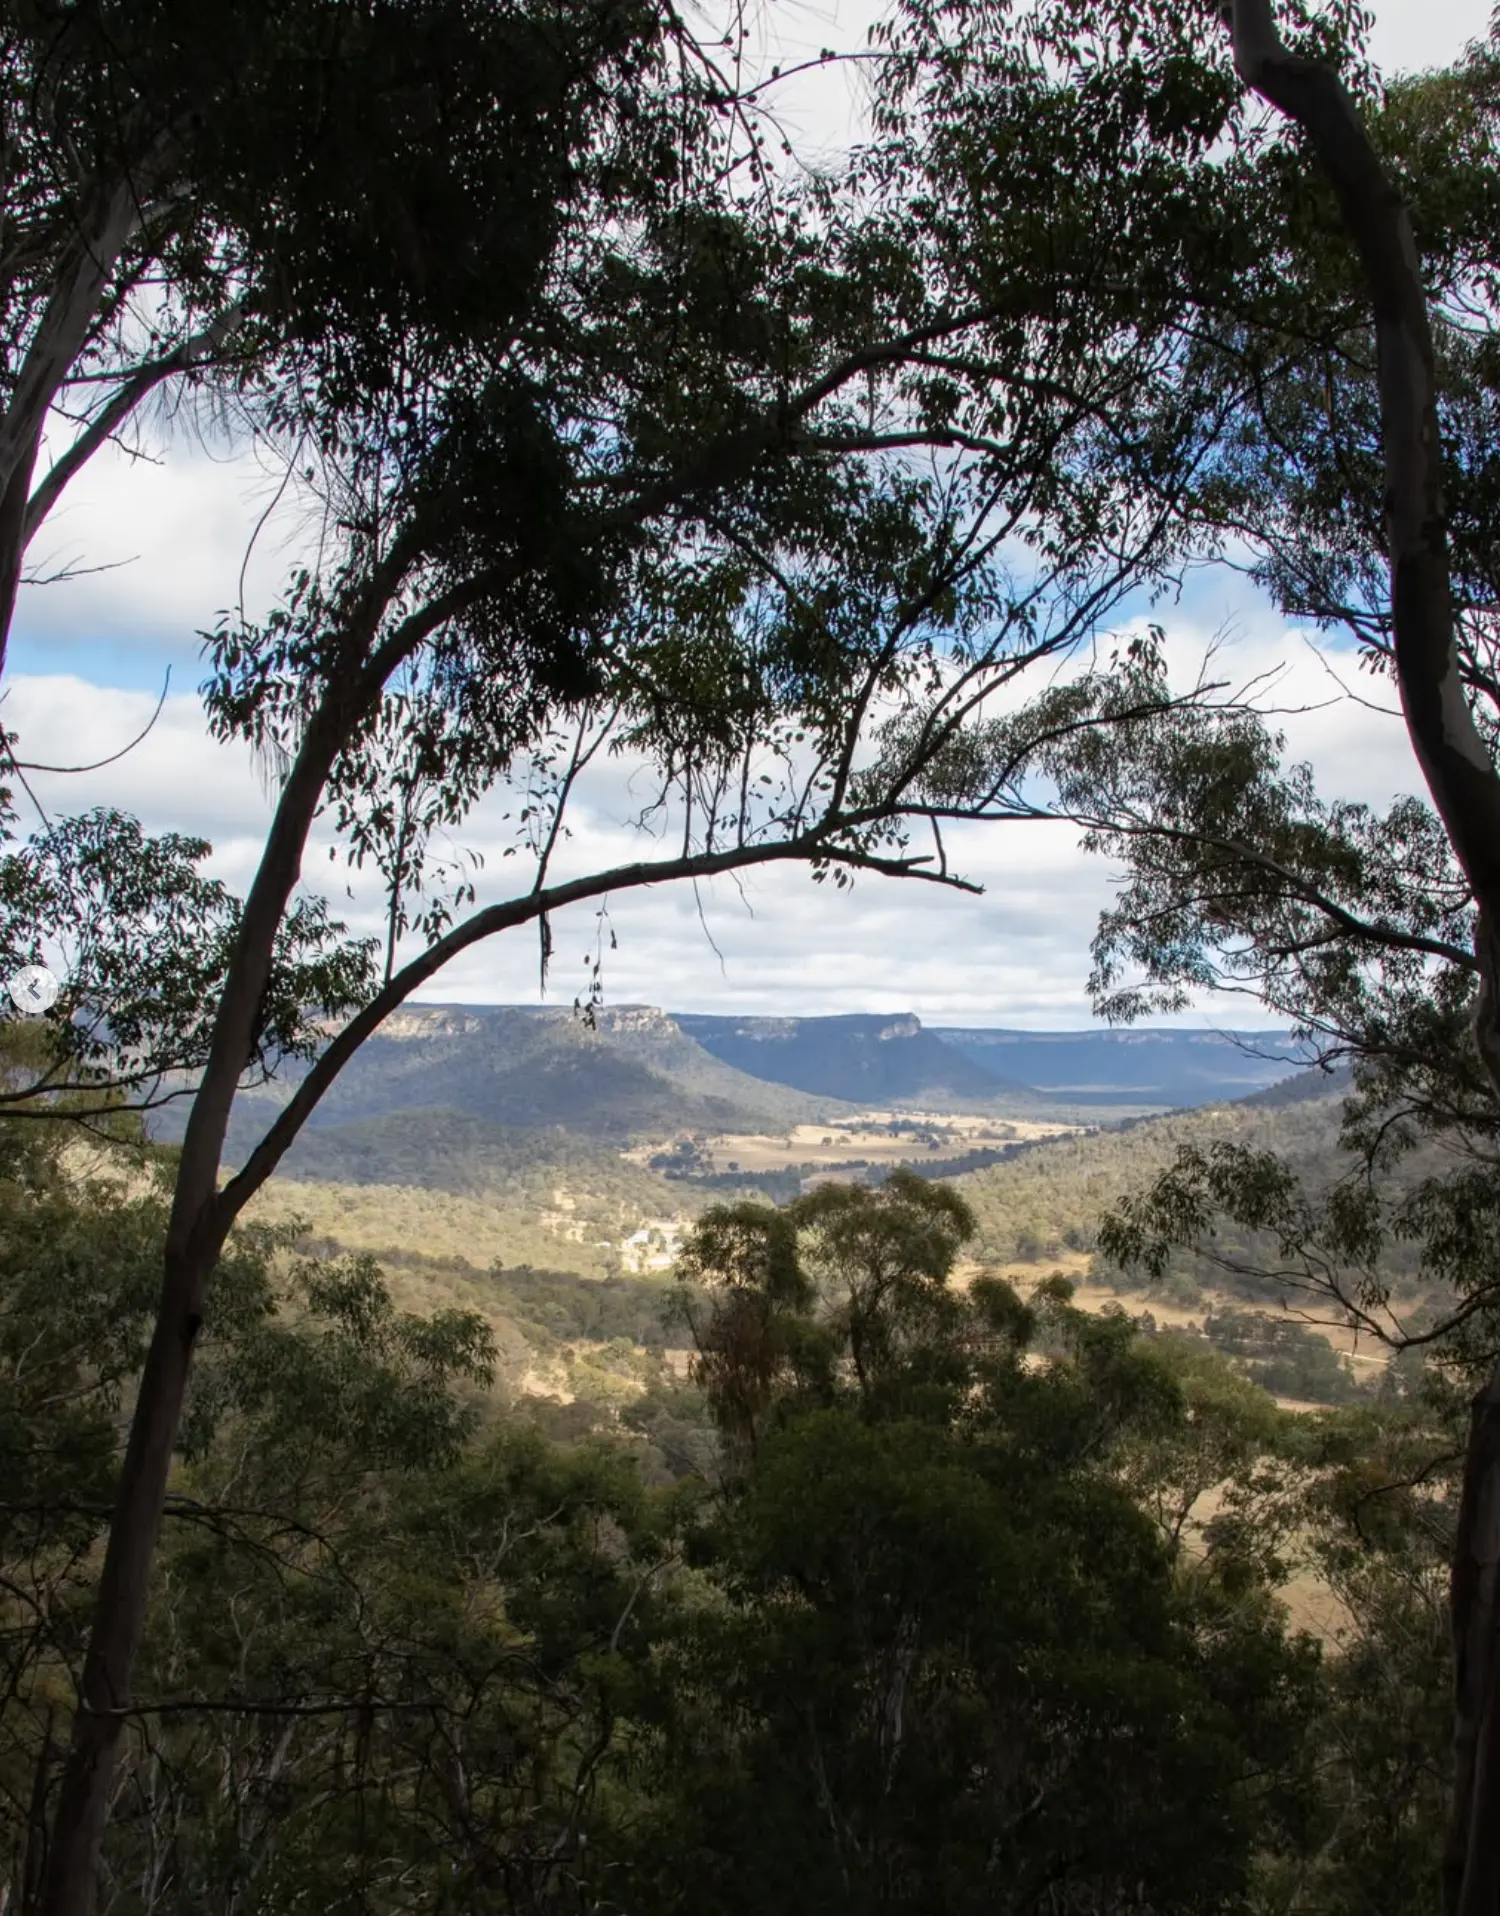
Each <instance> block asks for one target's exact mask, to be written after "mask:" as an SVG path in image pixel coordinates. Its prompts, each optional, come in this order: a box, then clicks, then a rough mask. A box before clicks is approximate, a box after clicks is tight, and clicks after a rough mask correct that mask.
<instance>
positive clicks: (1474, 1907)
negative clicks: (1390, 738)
mask: <svg viewBox="0 0 1500 1916" xmlns="http://www.w3.org/2000/svg"><path fill="white" fill-rule="evenodd" d="M1228 17H1229V22H1230V25H1231V28H1232V31H1233V35H1234V61H1235V66H1236V69H1237V70H1238V72H1239V75H1240V77H1241V79H1243V80H1244V81H1245V83H1246V85H1247V86H1250V87H1253V88H1254V89H1255V91H1256V92H1257V93H1259V94H1260V95H1261V96H1262V98H1264V99H1266V100H1268V101H1269V102H1270V103H1271V105H1272V106H1274V107H1275V108H1277V110H1278V111H1279V112H1281V113H1284V114H1285V115H1286V116H1287V117H1288V118H1289V119H1291V120H1294V121H1295V122H1296V123H1297V124H1298V125H1299V126H1300V127H1301V128H1302V129H1303V131H1304V132H1305V133H1306V134H1307V135H1308V137H1309V139H1310V141H1311V142H1312V145H1313V147H1314V149H1315V151H1316V152H1317V155H1318V158H1319V160H1320V161H1321V162H1322V165H1323V168H1324V171H1325V172H1326V173H1327V175H1328V178H1329V180H1330V182H1331V183H1332V186H1333V189H1334V192H1335V194H1336V196H1337V198H1338V203H1339V208H1340V211H1341V213H1342V215H1343V220H1344V225H1345V227H1346V229H1347V231H1348V233H1349V236H1350V238H1351V239H1352V240H1353V242H1354V245H1355V247H1356V249H1357V251H1358V253H1359V257H1360V263H1361V265H1362V267H1363V269H1364V276H1365V283H1366V286H1367V288H1368V291H1369V294H1370V305H1371V311H1372V315H1373V318H1374V322H1375V343H1376V378H1377V383H1378V387H1379V395H1380V423H1381V438H1382V442H1383V448H1384V453H1385V480H1386V517H1387V524H1388V528H1389V544H1390V555H1391V621H1392V635H1393V639H1394V651H1395V660H1396V680H1397V684H1398V687H1399V689H1400V694H1401V708H1402V711H1403V713H1404V714H1405V717H1406V726H1407V731H1408V733H1409V735H1410V737H1411V742H1412V748H1413V750H1414V751H1415V753H1416V756H1417V762H1418V764H1419V765H1420V766H1421V768H1422V773H1423V776H1424V778H1425V779H1426V781H1427V787H1428V790H1429V792H1430V793H1431V795H1432V801H1433V804H1434V806H1435V807H1436V810H1437V812H1438V815H1439V817H1440V818H1441V819H1442V821H1443V825H1444V828H1445V829H1446V831H1447V833H1448V837H1449V840H1450V842H1451V843H1452V846H1453V849H1454V852H1455V854H1456V856H1457V858H1458V861H1459V863H1460V865H1461V866H1462V867H1463V870H1464V874H1465V876H1466V877H1467V879H1468V881H1469V884H1470V887H1471V889H1472V892H1473V896H1474V902H1475V905H1476V907H1477V911H1478V927H1477V930H1476V933H1475V952H1476V955H1477V957H1478V959H1479V966H1480V979H1481V984H1480V991H1479V998H1478V1003H1477V1006H1476V1009H1475V1018H1474V1040H1475V1046H1476V1049H1477V1051H1478V1053H1479V1057H1480V1059H1481V1061H1482V1063H1483V1065H1484V1069H1485V1072H1486V1075H1487V1076H1488V1078H1489V1080H1490V1084H1491V1086H1492V1088H1493V1091H1494V1095H1495V1099H1496V1103H1497V1105H1500V776H1497V774H1496V771H1495V767H1494V764H1493V763H1492V761H1491V758H1490V755H1489V752H1488V751H1487V750H1486V748H1485V744H1484V740H1483V738H1482V737H1481V736H1480V733H1479V729H1478V727H1477V726H1476V724H1475V722H1474V716H1473V713H1472V712H1471V711H1470V709H1469V702H1468V695H1467V693H1466V691H1465V689H1464V682H1463V676H1462V672H1461V670H1460V664H1459V652H1458V645H1457V632H1456V629H1455V623H1454V615H1453V598H1452V590H1451V585H1450V579H1449V568H1448V534H1447V525H1446V509H1445V505H1444V500H1443V488H1442V446H1441V439H1440V434H1439V430H1438V413H1437V372H1436V361H1435V357H1434V353H1433V344H1432V327H1431V322H1430V319H1429V316H1428V309H1427V294H1426V288H1425V286H1424V284H1423V280H1422V269H1421V262H1420V260H1419V259H1418V257H1417V249H1416V243H1415V241H1414V239H1413V237H1412V229H1411V221H1410V218H1409V216H1408V214H1407V210H1406V207H1405V206H1404V204H1403V203H1402V200H1401V197H1400V194H1399V193H1398V192H1397V190H1396V188H1395V186H1394V184H1393V183H1392V181H1391V180H1390V179H1389V178H1388V177H1387V175H1386V172H1385V169H1384V167H1383V166H1382V165H1381V162H1380V157H1379V155H1378V153H1377V152H1376V151H1375V148H1374V146H1373V144H1372V143H1371V141H1370V138H1369V135H1368V134H1367V133H1366V131H1365V128H1364V125H1363V123H1362V121H1361V120H1360V117H1359V113H1358V111H1357V110H1356V108H1355V105H1354V102H1353V100H1352V99H1351V98H1350V96H1349V94H1348V92H1347V90H1346V89H1345V87H1344V85H1343V83H1342V82H1341V81H1340V80H1339V78H1338V76H1337V75H1336V74H1335V73H1333V72H1332V71H1331V70H1330V69H1329V68H1327V67H1323V66H1320V65H1319V64H1318V63H1317V62H1316V61H1312V60H1306V59H1303V58H1300V57H1299V56H1297V55H1295V54H1292V53H1290V52H1288V50H1287V48H1286V47H1285V46H1284V45H1283V44H1282V42H1281V40H1280V38H1279V36H1278V34H1277V32H1276V25H1275V20H1274V18H1273V15H1272V11H1271V0H1233V4H1232V6H1231V9H1230V12H1229V16H1228ZM1497 1559H1500V1366H1497V1369H1496V1372H1495V1374H1494V1376H1492V1378H1491V1380H1490V1382H1489V1384H1488V1385H1487V1386H1486V1387H1485V1389H1484V1390H1483V1391H1482V1392H1481V1393H1480V1394H1479V1396H1478V1397H1477V1398H1476V1399H1475V1402H1474V1414H1473V1418H1472V1420H1471V1423H1470V1429H1469V1443H1468V1451H1467V1456H1466V1460H1465V1467H1464V1488H1463V1495H1462V1499H1461V1502H1460V1506H1459V1518H1458V1534H1457V1537H1456V1540H1455V1547H1454V1559H1453V1594H1452V1620H1453V1629H1454V1650H1455V1694H1454V1722H1455V1731H1454V1744H1455V1758H1456V1761H1455V1775H1454V1799H1453V1815H1452V1822H1451V1825H1450V1828H1449V1833H1448V1843H1447V1849H1446V1852H1445V1858H1444V1872H1443V1874H1444V1897H1445V1907H1446V1908H1447V1910H1448V1912H1449V1916H1500V1696H1497V1678H1500V1657H1497V1654H1496V1652H1497V1639H1496V1626H1497V1621H1500V1617H1497V1610H1496V1601H1495V1598H1496V1589H1495V1583H1496V1570H1497Z"/></svg>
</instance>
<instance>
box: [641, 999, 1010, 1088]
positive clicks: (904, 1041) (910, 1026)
mask: <svg viewBox="0 0 1500 1916" xmlns="http://www.w3.org/2000/svg"><path fill="white" fill-rule="evenodd" d="M677 1023H678V1024H679V1025H681V1027H682V1029H683V1030H684V1031H685V1032H686V1033H687V1035H688V1036H689V1037H690V1038H695V1039H696V1040H697V1041H698V1043H699V1044H700V1045H701V1046H702V1047H703V1048H704V1050H706V1051H710V1052H712V1053H713V1055H714V1056H715V1057H716V1058H719V1059H722V1060H723V1062H724V1063H725V1064H728V1065H733V1066H734V1067H735V1068H736V1069H737V1070H739V1071H742V1072H747V1073H749V1074H750V1075H751V1076H752V1077H756V1078H770V1079H774V1080H775V1081H776V1082H777V1083H779V1084H787V1085H793V1086H795V1087H796V1088H797V1089H798V1090H800V1091H806V1092H810V1093H815V1094H821V1095H823V1096H825V1097H832V1098H843V1099H846V1100H848V1101H850V1102H852V1103H855V1104H866V1105H877V1106H879V1105H887V1104H908V1105H909V1104H920V1103H924V1102H926V1103H930V1104H936V1105H940V1104H942V1103H944V1102H946V1101H952V1100H958V1101H959V1102H961V1103H967V1102H973V1101H980V1102H987V1101H990V1100H993V1099H996V1098H1000V1097H1005V1096H1007V1095H1011V1096H1012V1098H1013V1101H1014V1100H1016V1099H1019V1100H1022V1101H1024V1100H1025V1098H1026V1086H1025V1085H1024V1084H1018V1083H1016V1082H1015V1081H1014V1080H1013V1079H1012V1078H1010V1077H1009V1076H1007V1075H1006V1074H1004V1073H1002V1072H1000V1071H998V1070H995V1069H992V1068H991V1067H990V1066H989V1065H988V1064H987V1063H986V1062H984V1061H983V1060H978V1059H975V1058H971V1057H969V1056H966V1055H965V1054H964V1053H963V1052H962V1051H960V1050H958V1049H957V1048H955V1047H954V1046H952V1045H949V1044H945V1043H944V1042H943V1040H942V1038H941V1037H940V1036H939V1035H938V1034H936V1033H934V1032H931V1031H928V1030H927V1029H926V1028H925V1027H924V1026H923V1024H922V1023H921V1020H920V1019H918V1018H915V1017H912V1016H910V1015H898V1016H895V1017H886V1018H882V1017H862V1016H852V1017H839V1018H724V1017H713V1016H709V1015H707V1014H698V1013H691V1012H679V1013H678V1014H677Z"/></svg>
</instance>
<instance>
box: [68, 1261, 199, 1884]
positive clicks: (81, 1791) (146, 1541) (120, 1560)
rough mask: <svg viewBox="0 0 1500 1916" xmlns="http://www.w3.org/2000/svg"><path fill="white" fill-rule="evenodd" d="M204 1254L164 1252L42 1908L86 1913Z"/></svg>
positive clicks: (194, 1331) (195, 1323)
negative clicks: (159, 1297) (159, 1298)
mask: <svg viewBox="0 0 1500 1916" xmlns="http://www.w3.org/2000/svg"><path fill="white" fill-rule="evenodd" d="M209 1268H211V1266H210V1264H209V1263H208V1262H207V1261H205V1260H203V1259H201V1258H200V1259H197V1260H192V1261H190V1260H188V1259H184V1258H182V1257H173V1256H172V1255H171V1254H170V1253H169V1254H168V1258H167V1265H166V1271H165V1275H164V1283H163V1307H162V1310H161V1312H160V1314H159V1316H158V1318H157V1321H156V1332H155V1335H154V1336H153V1337H152V1339H151V1348H150V1350H149V1352H148V1353H147V1356H146V1365H145V1369H144V1371H143V1372H142V1374H141V1386H140V1393H139V1396H138V1398H137V1403H136V1414H135V1416H134V1418H133V1419H132V1420H131V1425H130V1438H129V1441H128V1443H127V1445H126V1450H125V1460H124V1464H123V1466H122V1468H121V1472H120V1483H119V1488H118V1491H117V1492H116V1496H115V1507H114V1512H113V1514H112V1516H111V1519H110V1531H109V1547H108V1549H107V1551H106V1553H105V1559H104V1569H103V1574H102V1576H101V1578H100V1583H99V1591H98V1595H97V1598H96V1600H95V1607H94V1622H93V1628H92V1629H91V1631H90V1633H89V1647H88V1654H87V1656H86V1657H85V1659H84V1665H83V1681H82V1684H81V1685H80V1694H79V1700H78V1707H77V1709H76V1711H75V1712H74V1716H73V1729H72V1739H71V1743H70V1746H69V1750H68V1758H67V1763H66V1765H65V1767H64V1769H63V1777H62V1788H61V1790H60V1792H59V1796H58V1806H57V1813H56V1815H55V1817H54V1818H53V1841H52V1847H51V1854H50V1855H49V1857H48V1869H47V1877H46V1885H45V1888H44V1890H43V1892H42V1897H41V1902H40V1906H39V1907H40V1916H88V1912H89V1910H90V1909H91V1908H92V1905H93V1900H94V1885H95V1877H96V1873H97V1870H98V1866H99V1851H100V1846H101V1844H102V1843H103V1840H104V1825H105V1820H106V1817H107V1815H108V1810H109V1793H110V1784H111V1781H112V1779H113V1775H114V1768H115V1759H116V1752H117V1749H118V1747H119V1742H120V1737H121V1734H122V1733H123V1731H124V1728H125V1723H126V1716H125V1712H126V1711H127V1709H128V1707H129V1703H130V1674H131V1669H132V1667H133V1665H134V1662H135V1654H136V1650H137V1648H138V1647H139V1644H140V1640H141V1634H142V1631H143V1630H144V1628H145V1622H146V1611H147V1596H148V1589H149V1582H150V1576H151V1560H152V1557H153V1555H154V1553H155V1549H156V1537H157V1531H158V1530H159V1528H160V1526H161V1519H162V1510H163V1506H164V1502H165V1498H166V1491H167V1478H168V1475H169V1473H170V1471H171V1468H172V1448H173V1445H174V1443H175V1441H176V1437H177V1427H178V1423H179V1420H180V1418H181V1415H182V1402H183V1395H184V1393H185V1391H186V1389H187V1380H188V1371H189V1368H190V1367H191V1364H192V1357H193V1346H194V1344H195V1343H196V1341H197V1337H198V1327H199V1323H200V1321H201V1317H202V1305H203V1291H204V1285H205V1283H206V1280H207V1275H208V1270H209Z"/></svg>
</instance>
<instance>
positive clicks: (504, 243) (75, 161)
mask: <svg viewBox="0 0 1500 1916" xmlns="http://www.w3.org/2000/svg"><path fill="white" fill-rule="evenodd" d="M656 11H657V10H656V9H652V8H649V7H644V6H642V7H632V6H630V5H616V4H599V3H592V0H591V3H589V4H585V5H583V6H580V7H562V6H545V5H540V4H532V5H517V4H493V5H486V6H482V7H469V6H464V5H458V4H454V0H422V4H420V5H417V6H356V5H351V4H348V0H296V4H293V5H291V6H286V5H275V6H271V5H267V4H265V3H264V0H231V3H230V4H226V5H224V6H220V7H215V8H214V9H213V10H212V11H208V10H206V9H204V8H201V7H193V6H188V5H182V4H180V0H140V3H139V4H137V0H124V3H122V0H87V4H82V5H80V4H74V3H73V0H18V4H16V5H12V6H8V7H7V8H6V10H5V16H4V20H3V23H0V116H3V117H0V129H3V130H0V145H3V153H4V169H3V186H0V192H3V199H0V666H3V661H4V656H5V647H6V642H7V640H8V637H9V632H10V627H11V622H12V617H13V614H14V610H15V601H16V593H17V589H18V586H19V584H20V582H21V578H22V574H23V567H24V563H25V559H26V554H27V552H28V550H29V549H30V550H33V551H34V550H35V547H36V541H37V539H38V535H39V534H40V532H41V529H42V527H43V526H44V524H45V523H46V521H47V519H48V516H49V514H51V513H52V512H53V510H54V508H55V507H56V506H57V504H58V502H59V501H60V500H61V498H62V497H63V495H64V492H65V490H66V488H67V487H68V486H69V485H70V484H71V483H72V482H73V481H74V480H75V479H76V478H77V476H78V475H79V473H80V472H81V471H83V469H84V468H85V467H86V465H87V464H88V462H89V461H90V460H91V459H93V458H94V457H95V456H96V455H97V454H98V453H99V452H100V451H101V450H102V449H103V448H105V447H106V446H108V445H109V444H110V443H111V442H112V441H122V442H125V443H132V444H135V445H138V446H140V447H141V448H142V449H145V450H150V449H151V448H152V447H153V446H154V444H155V443H156V441H157V439H158V438H159V436H160V435H159V433H158V432H157V431H156V430H155V428H159V427H161V426H162V425H163V424H165V423H166V421H167V420H169V419H170V417H171V416H172V415H173V414H175V413H178V412H180V411H182V410H183V409H184V408H185V409H186V410H187V412H188V413H189V414H192V415H195V416H197V417H198V418H199V420H200V422H206V423H208V424H209V425H217V426H219V427H226V428H229V429H232V430H234V431H236V432H238V433H244V432H245V431H247V430H254V429H255V428H256V427H262V428H264V427H266V426H267V425H268V424H270V423H273V422H274V417H275V413H276V392H277V390H278V388H277V385H276V379H277V378H284V377H285V376H286V375H287V373H288V372H289V370H290V369H291V368H292V367H293V366H295V367H296V368H297V369H298V373H299V376H300V378H301V379H302V380H303V381H305V382H312V383H315V384H317V385H318V386H320V387H321V388H323V389H324V390H326V391H330V392H334V393H338V394H341V395H342V396H343V397H344V399H346V400H347V398H348V397H349V396H350V394H352V393H353V392H354V391H356V390H364V389H368V388H370V387H371V386H375V387H379V386H380V385H381V384H383V383H388V382H389V380H390V379H391V378H392V377H393V376H394V371H395V367H396V366H397V365H398V364H400V363H403V362H404V360H405V356H406V354H407V353H408V351H409V350H410V346H411V341H412V329H413V327H414V326H419V327H420V329H421V333H422V337H423V341H424V349H425V351H426V352H427V353H428V354H429V355H434V354H441V353H442V352H443V351H447V350H451V349H452V348H454V347H455V346H457V345H459V344H461V343H462V342H464V341H465V340H467V339H470V338H471V337H473V336H475V334H476V333H484V332H486V331H487V330H489V329H492V328H493V327H494V326H495V325H496V324H497V323H503V319H502V318H501V317H500V316H499V315H497V313H496V311H495V307H494V300H493V295H492V289H491V288H489V287H487V286H486V285H485V276H486V274H487V273H493V272H496V271H498V272H500V273H501V274H502V275H503V277H504V278H505V279H506V280H507V281H509V282H510V283H511V285H512V286H513V287H514V288H515V289H517V290H519V289H521V288H524V287H525V286H526V285H528V284H529V282H530V280H531V278H532V276H533V275H534V274H535V273H536V271H537V270H538V269H539V263H540V261H541V260H542V259H543V258H544V257H545V255H546V253H547V249H548V247H549V245H550V244H551V240H552V237H553V226H554V222H555V218H556V208H557V205H558V202H559V196H560V195H562V196H563V197H565V196H566V188H565V185H564V181H563V175H564V173H565V172H566V171H567V168H568V166H569V158H568V154H569V143H570V137H571V135H570V128H573V127H576V116H577V113H578V111H579V103H580V101H581V100H582V99H583V98H584V97H585V96H587V95H589V94H607V93H609V92H610V91H611V90H612V89H614V88H616V87H617V86H620V87H625V88H628V87H629V85H630V84H631V63H632V59H633V53H632V48H633V46H634V44H635V42H636V38H637V34H638V29H639V26H640V23H641V21H642V20H644V19H647V18H649V17H652V16H653V15H654V14H655V12H656ZM481 260H483V261H484V262H485V264H484V265H483V266H481ZM502 262H503V264H502ZM268 380H270V381H271V383H270V384H269V385H268V384H267V382H268ZM153 413H154V414H155V415H156V418H155V422H154V427H153V428H148V427H147V426H145V424H144V423H143V422H145V421H146V420H147V418H148V417H149V416H150V415H152V414H153ZM127 436H128V438H127ZM93 556H94V555H91V554H84V555H83V556H82V557H81V558H80V559H79V560H78V561H77V564H78V565H79V566H80V567H81V568H82V569H85V570H87V569H88V566H89V563H90V561H91V559H92V558H93ZM70 569H71V568H69V567H66V566H65V567H64V568H63V574H64V576H67V573H68V572H69V570H70Z"/></svg>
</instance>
